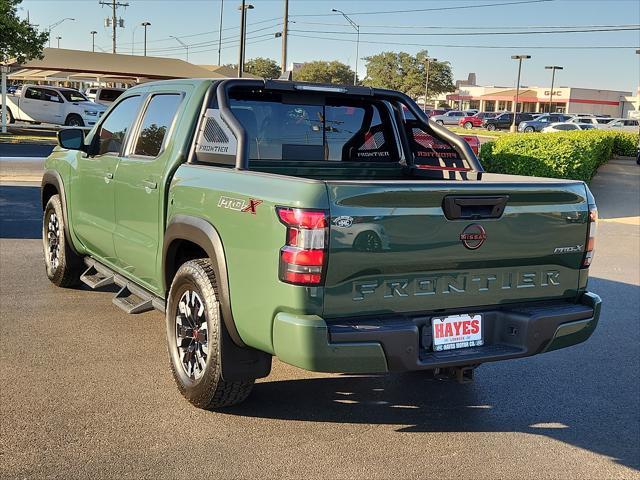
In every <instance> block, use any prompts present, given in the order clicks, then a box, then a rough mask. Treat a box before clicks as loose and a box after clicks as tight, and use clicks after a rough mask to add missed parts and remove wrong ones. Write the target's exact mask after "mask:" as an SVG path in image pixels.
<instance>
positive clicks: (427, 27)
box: [290, 20, 640, 30]
mask: <svg viewBox="0 0 640 480" xmlns="http://www.w3.org/2000/svg"><path fill="white" fill-rule="evenodd" d="M290 22H291V23H295V24H300V25H323V26H329V27H343V28H350V27H349V25H345V24H344V23H326V22H305V21H302V22H300V21H295V20H290ZM359 26H360V28H399V29H403V28H404V29H424V30H496V29H499V30H526V29H529V28H549V29H551V28H553V29H556V28H564V29H572V28H619V27H640V25H639V24H618V25H520V26H502V25H500V26H491V27H476V26H469V27H468V26H457V27H453V26H449V25H446V26H443V25H388V24H385V25H366V24H359Z"/></svg>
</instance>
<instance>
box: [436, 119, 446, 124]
mask: <svg viewBox="0 0 640 480" xmlns="http://www.w3.org/2000/svg"><path fill="white" fill-rule="evenodd" d="M436 123H437V124H438V125H444V122H443V121H442V120H436Z"/></svg>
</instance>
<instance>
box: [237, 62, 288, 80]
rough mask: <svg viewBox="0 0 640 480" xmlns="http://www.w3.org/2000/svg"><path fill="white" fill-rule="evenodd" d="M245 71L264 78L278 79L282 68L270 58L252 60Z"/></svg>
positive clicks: (245, 65) (247, 63) (246, 65)
mask: <svg viewBox="0 0 640 480" xmlns="http://www.w3.org/2000/svg"><path fill="white" fill-rule="evenodd" d="M244 71H245V72H247V73H251V74H253V75H257V76H258V77H262V78H278V77H279V76H280V66H279V65H278V64H277V63H276V61H275V60H272V59H270V58H263V57H257V58H252V59H251V60H249V61H248V62H245V64H244Z"/></svg>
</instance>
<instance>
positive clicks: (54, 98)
mask: <svg viewBox="0 0 640 480" xmlns="http://www.w3.org/2000/svg"><path fill="white" fill-rule="evenodd" d="M42 99H43V100H45V101H47V102H54V103H62V98H61V97H60V95H59V94H58V92H56V91H55V90H49V89H45V90H44V95H43V97H42Z"/></svg>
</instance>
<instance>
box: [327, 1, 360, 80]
mask: <svg viewBox="0 0 640 480" xmlns="http://www.w3.org/2000/svg"><path fill="white" fill-rule="evenodd" d="M331 11H332V12H335V13H339V14H340V15H342V16H343V17H344V18H345V20H346V21H347V22H349V25H351V26H352V27H353V28H355V30H356V35H357V36H356V70H355V72H354V73H353V84H354V85H355V84H356V83H357V82H358V50H359V49H360V25H358V24H357V23H356V22H354V21H353V20H351V19H350V18H349V17H348V16H347V14H346V13H344V12H343V11H342V10H338V9H336V8H332V9H331Z"/></svg>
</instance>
